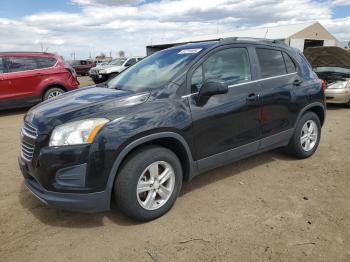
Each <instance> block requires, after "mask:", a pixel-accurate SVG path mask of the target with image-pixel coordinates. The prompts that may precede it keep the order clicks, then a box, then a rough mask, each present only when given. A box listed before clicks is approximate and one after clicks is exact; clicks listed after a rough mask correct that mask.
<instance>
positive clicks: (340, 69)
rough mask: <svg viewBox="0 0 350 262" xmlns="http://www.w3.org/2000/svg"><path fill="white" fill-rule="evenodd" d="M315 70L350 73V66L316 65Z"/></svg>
mask: <svg viewBox="0 0 350 262" xmlns="http://www.w3.org/2000/svg"><path fill="white" fill-rule="evenodd" d="M314 71H315V72H317V73H322V72H334V73H341V74H350V69H348V68H343V67H333V66H322V67H315V68H314Z"/></svg>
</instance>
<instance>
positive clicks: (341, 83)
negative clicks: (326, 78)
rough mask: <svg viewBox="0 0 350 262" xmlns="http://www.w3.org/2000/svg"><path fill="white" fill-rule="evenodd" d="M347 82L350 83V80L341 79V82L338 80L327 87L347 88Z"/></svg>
mask: <svg viewBox="0 0 350 262" xmlns="http://www.w3.org/2000/svg"><path fill="white" fill-rule="evenodd" d="M347 84H348V81H341V82H336V83H334V84H331V85H329V86H327V88H330V89H342V88H345V87H346V85H347Z"/></svg>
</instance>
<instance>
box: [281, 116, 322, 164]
mask: <svg viewBox="0 0 350 262" xmlns="http://www.w3.org/2000/svg"><path fill="white" fill-rule="evenodd" d="M320 138H321V123H320V119H319V118H318V116H317V115H316V114H315V113H314V112H307V113H305V114H304V115H303V116H302V117H301V119H300V120H299V123H298V124H297V127H296V128H295V131H294V135H293V137H292V139H291V140H290V142H289V145H288V146H287V152H288V153H290V154H291V155H293V156H294V157H297V158H307V157H310V156H312V155H313V154H314V153H315V151H316V149H317V147H318V145H319V143H320Z"/></svg>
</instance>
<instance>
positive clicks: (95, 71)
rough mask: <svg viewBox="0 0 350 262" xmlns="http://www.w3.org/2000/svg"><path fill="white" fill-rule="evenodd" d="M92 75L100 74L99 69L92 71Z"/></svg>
mask: <svg viewBox="0 0 350 262" xmlns="http://www.w3.org/2000/svg"><path fill="white" fill-rule="evenodd" d="M90 74H92V75H97V74H98V70H97V69H91V70H90Z"/></svg>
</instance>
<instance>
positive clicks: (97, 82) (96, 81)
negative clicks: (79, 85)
mask: <svg viewBox="0 0 350 262" xmlns="http://www.w3.org/2000/svg"><path fill="white" fill-rule="evenodd" d="M92 81H94V83H95V84H96V85H98V84H101V83H102V82H103V81H101V80H95V79H93V80H92Z"/></svg>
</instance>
